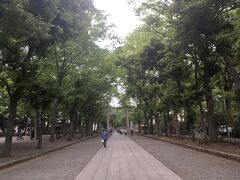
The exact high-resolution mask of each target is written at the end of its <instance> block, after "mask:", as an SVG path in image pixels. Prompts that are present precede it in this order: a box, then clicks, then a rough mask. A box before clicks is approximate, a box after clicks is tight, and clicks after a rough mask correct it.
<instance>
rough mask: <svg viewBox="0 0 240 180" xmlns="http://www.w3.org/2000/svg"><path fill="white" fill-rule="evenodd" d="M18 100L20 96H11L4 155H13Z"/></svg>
mask: <svg viewBox="0 0 240 180" xmlns="http://www.w3.org/2000/svg"><path fill="white" fill-rule="evenodd" d="M17 102H18V98H17V96H16V95H15V94H13V95H11V96H10V100H9V105H8V109H9V116H8V121H7V132H6V138H5V142H4V146H3V150H2V154H1V156H2V157H11V152H12V137H13V126H14V121H15V119H16V110H17Z"/></svg>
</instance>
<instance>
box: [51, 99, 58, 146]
mask: <svg viewBox="0 0 240 180" xmlns="http://www.w3.org/2000/svg"><path fill="white" fill-rule="evenodd" d="M57 104H58V100H57V98H56V99H55V100H54V102H53V107H52V108H53V109H52V117H51V130H50V142H54V141H55V134H56V132H55V131H56V119H57V107H58V105H57Z"/></svg>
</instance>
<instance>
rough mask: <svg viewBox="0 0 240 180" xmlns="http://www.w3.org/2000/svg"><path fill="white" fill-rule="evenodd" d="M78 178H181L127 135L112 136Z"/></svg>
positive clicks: (136, 179) (119, 179)
mask: <svg viewBox="0 0 240 180" xmlns="http://www.w3.org/2000/svg"><path fill="white" fill-rule="evenodd" d="M75 180H181V178H180V177H179V176H177V175H176V174H175V173H174V172H172V171H171V170H170V169H168V168H167V167H166V166H164V165H163V164H162V163H161V162H160V161H158V160H157V159H156V158H154V157H153V156H152V155H151V154H149V153H148V152H147V151H145V150H144V149H143V148H142V147H140V146H139V145H137V144H136V143H135V142H133V141H132V140H131V139H130V138H128V137H127V136H122V135H118V134H117V133H115V134H114V135H112V137H111V138H110V140H109V141H108V143H107V148H101V149H100V150H99V151H98V152H97V153H96V155H95V156H94V157H93V158H92V159H91V160H90V161H89V163H88V164H87V165H86V167H85V168H84V169H83V170H82V171H81V172H80V174H79V175H78V176H77V177H76V178H75Z"/></svg>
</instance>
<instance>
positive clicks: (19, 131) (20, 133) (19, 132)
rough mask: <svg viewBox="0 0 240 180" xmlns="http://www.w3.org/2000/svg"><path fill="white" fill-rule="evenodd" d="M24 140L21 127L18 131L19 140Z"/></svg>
mask: <svg viewBox="0 0 240 180" xmlns="http://www.w3.org/2000/svg"><path fill="white" fill-rule="evenodd" d="M21 139H22V140H23V137H22V130H21V128H20V127H18V131H17V140H21Z"/></svg>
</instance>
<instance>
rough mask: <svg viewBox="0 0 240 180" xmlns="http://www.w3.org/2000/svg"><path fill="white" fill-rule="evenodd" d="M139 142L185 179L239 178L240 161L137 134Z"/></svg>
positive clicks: (223, 179)
mask: <svg viewBox="0 0 240 180" xmlns="http://www.w3.org/2000/svg"><path fill="white" fill-rule="evenodd" d="M132 139H133V140H134V141H135V142H136V143H137V144H139V145H140V146H142V147H143V148H144V149H145V150H147V151H148V152H149V153H151V154H152V155H153V156H155V157H156V158H157V159H158V160H159V161H161V162H162V163H163V164H164V165H166V166H167V167H168V168H170V169H171V170H172V171H174V172H175V173H176V174H178V175H179V176H180V177H181V178H183V179H184V180H239V179H240V163H239V162H235V161H230V160H227V159H223V158H219V157H216V156H213V155H208V154H205V153H201V152H197V151H193V150H190V149H186V148H183V147H180V146H177V145H173V144H170V143H166V142H162V141H159V140H154V139H151V138H146V137H142V136H137V135H135V136H134V137H133V138H132Z"/></svg>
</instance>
